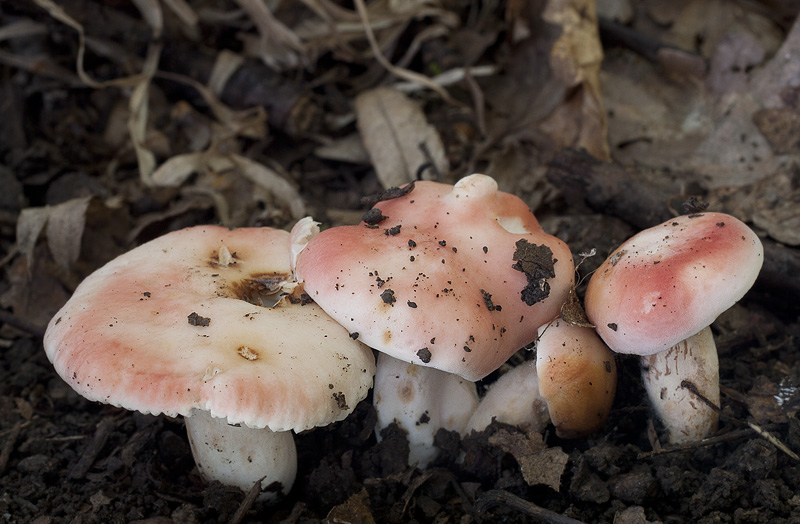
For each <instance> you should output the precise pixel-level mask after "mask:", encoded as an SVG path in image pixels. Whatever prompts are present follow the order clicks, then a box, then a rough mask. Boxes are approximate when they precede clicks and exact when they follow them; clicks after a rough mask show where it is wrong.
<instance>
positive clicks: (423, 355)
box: [417, 348, 431, 364]
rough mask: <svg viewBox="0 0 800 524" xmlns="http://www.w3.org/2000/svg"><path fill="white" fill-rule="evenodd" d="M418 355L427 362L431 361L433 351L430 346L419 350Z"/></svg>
mask: <svg viewBox="0 0 800 524" xmlns="http://www.w3.org/2000/svg"><path fill="white" fill-rule="evenodd" d="M417 356H418V357H419V359H420V360H421V361H422V362H423V363H425V364H427V363H428V362H430V361H431V352H430V350H429V349H428V348H422V349H420V350H419V351H417Z"/></svg>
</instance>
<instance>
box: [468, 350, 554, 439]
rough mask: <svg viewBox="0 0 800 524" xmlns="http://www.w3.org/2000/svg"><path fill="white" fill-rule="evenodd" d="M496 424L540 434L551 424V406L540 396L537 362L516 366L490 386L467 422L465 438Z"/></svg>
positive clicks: (531, 361) (532, 361)
mask: <svg viewBox="0 0 800 524" xmlns="http://www.w3.org/2000/svg"><path fill="white" fill-rule="evenodd" d="M492 421H497V422H502V423H503V424H509V425H512V426H517V427H519V428H520V429H522V430H524V431H535V432H537V433H541V432H542V431H544V429H545V428H546V427H547V424H549V423H550V414H549V413H548V411H547V402H546V401H545V400H544V399H543V398H542V396H541V395H540V394H539V375H538V374H537V373H536V361H535V360H526V361H525V362H523V363H522V364H519V365H518V366H514V367H513V368H511V369H510V370H509V371H507V372H506V373H504V374H503V375H501V376H500V378H498V379H497V380H496V381H495V382H494V384H492V385H491V386H489V389H488V390H487V391H486V393H485V394H484V395H483V398H481V400H480V403H479V404H478V407H477V409H475V411H474V412H473V413H472V416H471V417H470V419H469V421H468V422H467V425H466V426H465V428H464V434H467V433H470V432H472V431H483V430H484V429H486V428H487V427H489V425H490V424H491V423H492Z"/></svg>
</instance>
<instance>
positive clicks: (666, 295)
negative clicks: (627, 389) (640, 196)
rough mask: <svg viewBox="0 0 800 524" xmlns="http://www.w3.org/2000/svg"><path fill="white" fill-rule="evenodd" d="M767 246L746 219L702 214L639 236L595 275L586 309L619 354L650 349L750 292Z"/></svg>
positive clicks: (699, 325) (692, 329) (690, 331)
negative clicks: (745, 221)
mask: <svg viewBox="0 0 800 524" xmlns="http://www.w3.org/2000/svg"><path fill="white" fill-rule="evenodd" d="M763 261H764V250H763V247H762V245H761V241H760V240H759V239H758V236H756V234H755V233H754V232H753V231H752V230H751V229H750V228H749V227H747V226H746V225H745V224H744V223H743V222H741V221H740V220H738V219H736V218H734V217H732V216H730V215H725V214H722V213H698V214H693V215H685V216H680V217H677V218H674V219H672V220H668V221H667V222H664V223H663V224H660V225H658V226H655V227H652V228H650V229H646V230H644V231H642V232H640V233H639V234H637V235H635V236H634V237H632V238H631V239H629V240H628V241H627V242H625V243H624V244H622V245H621V246H620V247H619V248H617V249H616V251H614V253H612V254H611V256H610V257H609V258H608V259H607V260H606V261H605V262H604V263H603V265H601V266H600V268H598V269H597V271H596V272H595V273H594V274H593V275H592V279H591V280H590V282H589V287H588V288H587V290H586V315H587V316H588V317H589V320H590V321H591V322H592V323H593V324H594V325H595V326H596V328H597V332H598V333H599V334H600V336H601V337H602V338H603V340H605V342H606V343H607V344H608V346H609V347H610V348H611V349H613V350H614V351H617V352H619V353H635V354H637V355H651V354H653V353H657V352H659V351H663V350H665V349H668V348H669V347H671V346H673V345H675V344H677V343H678V342H680V341H681V340H684V339H686V338H688V337H690V336H692V335H694V334H695V333H697V332H698V331H700V330H701V329H703V328H704V327H706V326H708V325H709V324H711V323H712V322H713V321H714V320H715V319H716V318H717V316H718V315H719V314H720V313H722V312H723V311H725V310H726V309H728V308H729V307H731V306H732V305H733V304H734V303H736V302H737V301H738V300H739V299H740V298H742V296H744V294H745V293H746V292H747V290H748V289H750V287H752V285H753V283H754V282H755V280H756V277H757V276H758V272H759V271H760V270H761V264H762V263H763Z"/></svg>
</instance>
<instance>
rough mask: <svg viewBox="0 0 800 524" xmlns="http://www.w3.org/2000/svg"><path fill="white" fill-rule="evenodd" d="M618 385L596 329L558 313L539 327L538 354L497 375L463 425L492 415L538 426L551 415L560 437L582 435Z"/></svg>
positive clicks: (476, 426)
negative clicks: (557, 316)
mask: <svg viewBox="0 0 800 524" xmlns="http://www.w3.org/2000/svg"><path fill="white" fill-rule="evenodd" d="M616 389H617V366H616V363H615V362H614V355H613V353H612V352H611V350H610V349H609V348H608V346H606V345H605V343H604V342H603V341H602V340H601V339H600V337H598V336H597V333H595V331H594V330H593V329H591V328H588V327H581V326H574V325H571V324H568V323H567V322H565V321H563V320H561V319H556V320H553V321H552V322H549V323H547V324H545V325H544V326H542V327H540V328H539V339H538V340H537V342H536V360H535V361H528V362H525V363H523V364H520V365H519V366H516V367H515V368H513V369H512V370H511V371H509V372H507V373H506V374H504V375H503V376H502V377H500V378H499V379H498V380H497V382H495V384H493V385H492V387H491V388H490V389H489V391H488V392H487V393H486V395H485V396H484V398H483V399H481V402H480V405H479V406H478V409H477V410H476V411H475V413H474V414H473V416H472V418H471V419H470V421H469V423H468V424H467V429H468V430H476V431H480V430H482V429H484V428H485V427H486V426H488V425H489V424H490V423H491V421H492V419H496V420H497V421H498V422H504V423H507V424H516V425H519V426H520V427H523V428H525V429H529V430H533V431H539V432H541V431H542V430H544V428H545V426H546V425H547V423H548V422H550V421H552V423H553V425H554V426H555V428H556V434H557V435H558V436H559V437H562V438H580V437H585V436H587V435H589V434H591V433H594V432H595V431H597V430H598V429H600V427H601V426H602V425H603V423H604V422H605V421H606V419H607V418H608V414H609V412H610V411H611V406H612V404H613V403H614V394H615V393H616Z"/></svg>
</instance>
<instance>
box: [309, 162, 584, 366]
mask: <svg viewBox="0 0 800 524" xmlns="http://www.w3.org/2000/svg"><path fill="white" fill-rule="evenodd" d="M375 210H380V213H377V212H375ZM375 210H373V217H372V219H371V220H370V221H371V222H373V223H374V224H375V225H373V226H370V225H369V224H367V223H366V222H362V223H361V224H360V225H358V226H343V227H335V228H331V229H328V230H326V231H323V232H322V233H320V234H318V235H317V236H315V237H314V238H312V239H311V241H310V242H309V243H308V245H307V247H306V248H305V250H304V251H302V252H301V253H300V255H299V257H298V261H297V268H296V272H297V275H298V279H299V280H300V281H302V282H303V283H304V286H305V290H306V292H307V293H308V294H309V295H310V296H311V298H313V299H314V300H315V301H316V302H317V303H318V304H319V305H320V306H321V307H322V308H323V309H324V310H325V311H326V312H327V313H328V314H329V315H331V316H332V317H333V318H335V319H336V320H337V321H338V322H339V323H341V324H342V325H343V326H345V327H346V328H347V329H348V330H349V331H351V332H354V333H358V336H359V340H361V341H363V342H364V343H366V344H367V345H369V346H371V347H373V348H375V349H377V350H379V351H383V352H385V353H388V354H389V355H391V356H393V357H395V358H397V359H400V360H403V361H406V362H411V363H414V364H419V365H427V366H432V367H435V368H437V369H440V370H443V371H447V372H450V373H455V374H458V375H460V376H462V377H464V378H466V379H469V380H477V379H480V378H482V377H484V376H486V375H487V374H488V373H490V372H492V371H493V370H495V369H496V368H497V367H499V366H500V365H501V364H502V363H503V362H505V361H506V360H507V359H508V357H509V356H510V355H511V354H513V353H514V352H515V351H516V350H517V349H519V348H521V347H522V346H524V345H525V344H528V343H530V342H532V341H533V340H534V339H535V338H536V330H537V328H538V327H539V326H540V325H541V324H543V323H545V322H547V321H548V320H550V319H552V318H553V317H555V316H556V315H557V314H558V312H559V309H560V307H561V304H562V303H563V302H564V300H565V299H566V297H567V294H568V291H569V288H570V286H571V284H572V282H573V272H574V265H573V262H572V255H571V253H570V251H569V248H568V247H567V246H566V244H564V243H563V242H562V241H560V240H559V239H557V238H555V237H553V236H551V235H548V234H546V233H545V232H544V231H543V230H542V228H541V227H540V226H539V223H538V221H537V220H536V218H535V217H534V216H533V214H532V213H531V212H530V209H529V208H528V206H527V205H525V203H524V202H523V201H522V200H520V199H519V198H517V197H516V196H514V195H510V194H508V193H503V192H500V191H498V190H497V183H496V182H495V181H494V180H493V179H492V178H490V177H488V176H485V175H472V176H469V177H466V178H464V179H462V180H461V181H459V182H458V183H457V184H456V185H455V186H450V185H446V184H440V183H436V182H416V184H415V186H414V188H413V190H412V191H410V192H409V193H408V194H406V195H404V196H401V197H398V198H394V199H391V200H387V201H384V202H380V203H378V204H377V205H376V206H375ZM381 217H386V218H385V219H382V218H381ZM376 220H380V222H376ZM543 246H546V247H543ZM515 257H516V258H515ZM520 259H521V260H520ZM548 265H549V271H552V272H551V273H549V274H547V271H545V269H546V266H548ZM515 266H517V267H518V268H520V270H518V269H514V267H515ZM547 288H549V294H548V295H547V297H546V298H541V296H543V295H544V292H543V289H547ZM540 298H541V299H540ZM526 299H527V301H528V303H526V301H525V300H526ZM537 300H538V301H537Z"/></svg>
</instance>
